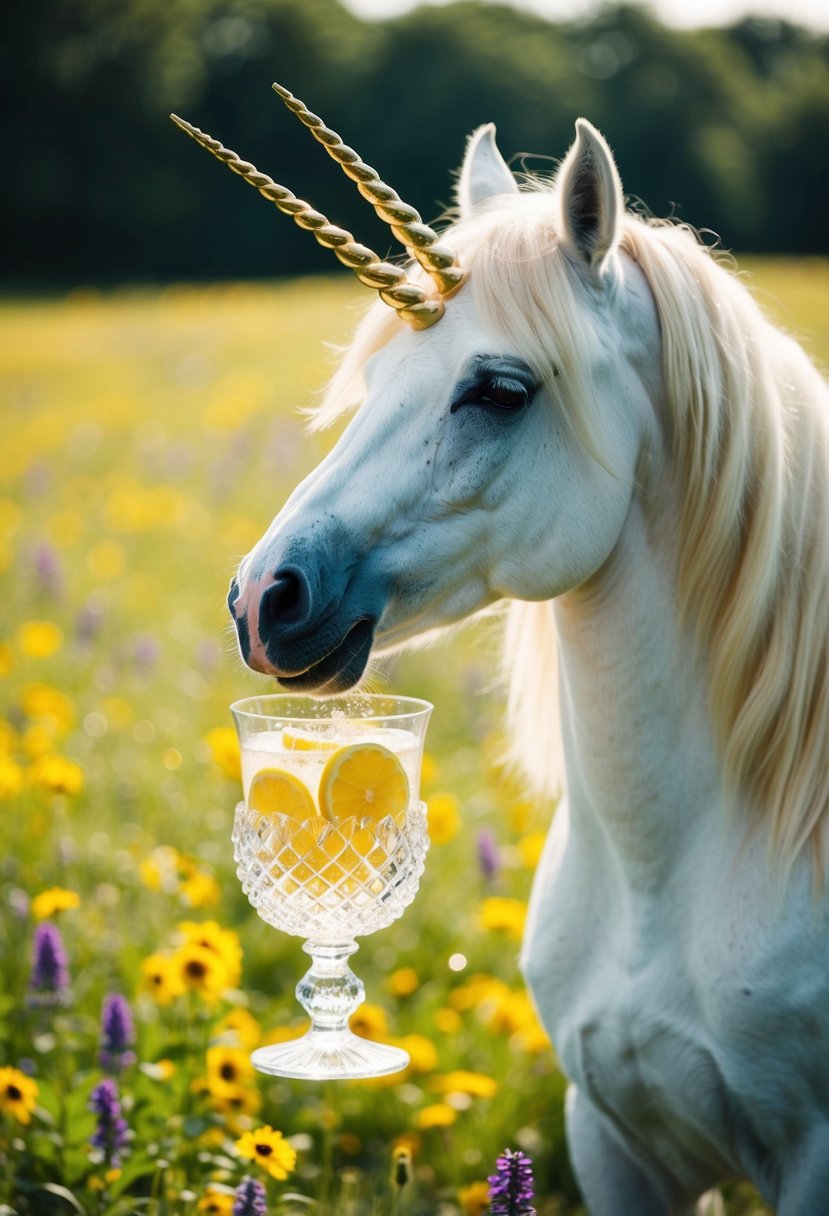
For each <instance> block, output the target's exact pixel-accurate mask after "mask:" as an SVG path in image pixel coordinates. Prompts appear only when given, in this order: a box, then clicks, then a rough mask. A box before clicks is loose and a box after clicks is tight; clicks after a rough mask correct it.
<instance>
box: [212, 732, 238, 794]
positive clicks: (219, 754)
mask: <svg viewBox="0 0 829 1216" xmlns="http://www.w3.org/2000/svg"><path fill="white" fill-rule="evenodd" d="M204 741H205V743H206V744H207V746H208V747H209V748H210V754H211V756H212V757H213V761H214V763H215V764H217V765H218V766H219V768H220V769H221V770H222V772H223V773H224V775H225V776H226V777H230V778H232V779H233V780H235V781H241V779H242V757H241V753H240V751H239V740H238V738H237V737H236V731H235V730H233V728H232V727H230V726H216V727H214V728H213V730H209V731H208V732H207V734H206V735H205V736H204Z"/></svg>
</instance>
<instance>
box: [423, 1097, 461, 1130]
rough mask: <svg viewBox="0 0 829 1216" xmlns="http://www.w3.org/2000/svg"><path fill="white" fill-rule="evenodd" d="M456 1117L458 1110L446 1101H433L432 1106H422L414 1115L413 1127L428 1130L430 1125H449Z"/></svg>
mask: <svg viewBox="0 0 829 1216" xmlns="http://www.w3.org/2000/svg"><path fill="white" fill-rule="evenodd" d="M457 1117H458V1112H457V1111H456V1110H454V1109H453V1108H452V1107H451V1106H449V1105H447V1103H446V1102H435V1103H434V1104H433V1105H432V1106H424V1107H423V1109H422V1110H419V1111H418V1112H417V1114H416V1115H415V1117H414V1124H415V1127H419V1128H420V1130H421V1131H428V1130H429V1128H432V1127H451V1126H452V1124H453V1123H454V1122H455V1120H456V1119H457Z"/></svg>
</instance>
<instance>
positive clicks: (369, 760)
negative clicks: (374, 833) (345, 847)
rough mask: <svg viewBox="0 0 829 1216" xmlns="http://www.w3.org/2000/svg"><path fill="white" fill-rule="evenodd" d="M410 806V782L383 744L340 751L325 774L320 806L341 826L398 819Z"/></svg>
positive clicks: (359, 745) (334, 756) (324, 812)
mask: <svg viewBox="0 0 829 1216" xmlns="http://www.w3.org/2000/svg"><path fill="white" fill-rule="evenodd" d="M408 803H409V779H408V777H407V776H406V770H405V769H404V768H403V765H402V764H401V763H400V760H399V759H398V758H397V756H396V755H395V754H394V752H393V751H390V750H389V748H387V747H383V746H382V744H380V743H351V744H349V745H348V746H347V747H341V748H339V749H338V750H337V751H336V752H334V754H333V756H331V757H330V759H329V760H327V761H326V764H325V768H324V769H323V770H322V777H321V778H320V788H319V804H320V810H321V811H322V813H323V815H326V816H327V817H328V818H329V819H330V820H331V822H332V823H339V822H341V820H343V819H347V818H348V817H349V816H351V815H353V816H354V818H355V819H366V818H369V819H375V820H380V819H383V818H384V817H385V816H386V815H392V816H394V815H399V814H400V813H401V812H403V811H405V810H406V807H407V806H408Z"/></svg>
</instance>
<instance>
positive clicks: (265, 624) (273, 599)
mask: <svg viewBox="0 0 829 1216" xmlns="http://www.w3.org/2000/svg"><path fill="white" fill-rule="evenodd" d="M274 579H275V582H273V583H272V584H271V586H270V587H268V589H267V590H266V591H265V592H264V593H263V595H262V599H261V601H260V603H259V631H260V634H263V628H264V631H265V632H267V631H268V630H269V628H270V627H273V626H274V625H295V624H297V623H298V622H300V621H303V620H305V618H306V617H307V616H308V613H309V610H310V608H311V590H310V588H309V586H308V581H307V579H306V578H305V576H304V575H303V574H302V572H301V571H299V570H296V569H290V568H287V567H286V568H285V569H283V570H277V572H276V574H275V575H274ZM263 641H264V634H263Z"/></svg>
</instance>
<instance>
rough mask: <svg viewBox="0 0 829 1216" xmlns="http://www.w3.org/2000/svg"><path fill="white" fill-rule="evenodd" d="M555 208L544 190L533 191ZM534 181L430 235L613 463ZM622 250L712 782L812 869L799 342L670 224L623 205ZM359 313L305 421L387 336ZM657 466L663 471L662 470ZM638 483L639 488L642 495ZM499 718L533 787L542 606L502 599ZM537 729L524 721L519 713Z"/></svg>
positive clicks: (819, 709)
mask: <svg viewBox="0 0 829 1216" xmlns="http://www.w3.org/2000/svg"><path fill="white" fill-rule="evenodd" d="M552 201H553V203H554V200H552ZM556 227H557V225H556V217H555V206H554V205H553V206H551V197H550V193H549V186H547V185H546V184H543V183H537V184H535V185H534V186H533V188H532V189H530V190H526V191H522V193H521V194H520V195H517V196H514V197H508V198H504V199H498V200H495V202H494V203H493V204H492V206H491V207H489V208H488V209H486V210H485V211H484V213H483V214H482V215H480V216H479V217H477V218H475V219H474V220H471V221H467V222H465V223H461V224H458V225H457V226H456V227H454V228H453V229H452V230H451V231H450V233H448V234H447V237H448V240H449V241H451V244H452V246H453V247H454V248H455V249H456V250H457V251H458V253H459V254H460V257H461V261H462V264H463V265H464V266H466V267H468V268H469V270H470V280H469V288H468V290H471V291H473V292H474V293H475V295H476V300H477V303H478V306H479V308H480V310H481V313H482V315H483V316H485V317H486V318H487V319H488V321H489V322H490V323H491V324H492V325H493V326H495V327H496V329H497V331H498V332H500V333H503V334H504V336H505V338H506V339H507V341H508V342H509V343H510V344H511V346H512V348H513V349H514V350H515V352H516V353H518V354H520V355H521V356H522V357H523V358H524V359H526V360H527V361H528V362H529V363H530V364H531V366H533V367H534V368H535V369H536V371H537V372H538V373H539V375H541V376H542V377H544V378H545V379H548V380H550V381H551V380H552V377H553V375H556V396H557V398H558V399H559V400H563V405H564V410H565V415H566V417H567V419H568V421H569V423H570V425H571V426H572V427H573V428H574V430H575V432H576V433H577V434H578V435H579V437H580V438H581V439H582V441H583V442H584V443H585V444H586V445H587V446H588V447H589V449H590V451H591V452H592V453H593V454H594V455H595V456H596V457H597V459H599V460H601V461H602V462H603V463H605V464H606V465H607V467H609V468H612V462H613V461H612V453H611V452H607V451H603V449H602V436H601V434H600V432H599V429H598V426H597V419H596V413H595V407H594V405H593V401H592V397H591V392H590V382H589V368H590V365H591V350H592V349H593V347H594V344H596V343H598V342H599V341H600V336H599V335H598V334H597V333H596V332H595V331H594V329H593V328H592V327H591V326H590V324H589V318H590V315H591V314H590V310H589V308H587V307H585V304H586V298H585V294H584V288H583V286H582V283H581V280H580V279H579V276H578V273H577V272H576V270H575V269H574V267H573V266H572V265H571V263H570V262H569V261H568V260H567V258H566V257H565V256H564V255H563V253H562V252H561V251H560V250H559V248H558V246H557V239H556ZM622 248H623V250H625V251H626V252H627V253H628V254H629V255H630V256H631V257H632V258H633V259H634V260H635V261H636V262H637V263H638V264H639V266H640V267H641V269H642V271H643V273H644V275H645V277H646V279H647V281H648V283H649V285H650V288H651V292H652V294H653V298H654V300H655V304H656V309H657V313H658V316H659V322H660V326H661V334H662V348H663V368H662V371H663V383H664V390H665V402H666V406H665V417H664V418H663V419H662V423H663V427H664V432H665V435H666V439H667V447H668V451H669V458H668V459H669V466H670V470H669V471H670V476H671V477H672V478H674V479H675V480H676V479H678V482H679V486H680V502H681V504H682V513H681V517H680V520H679V534H678V558H679V565H678V573H679V600H680V602H679V604H678V611H679V613H680V617H681V619H682V620H683V621H684V622H686V624H687V625H688V626H689V627H690V629H691V630H692V631H693V634H694V636H695V638H696V640H697V642H698V645H699V647H700V649H701V653H702V654H703V655H704V656H705V658H706V660H707V663H708V668H709V673H710V704H711V711H712V715H713V720H714V724H715V731H716V737H717V742H718V746H719V749H720V754H721V757H722V762H723V771H724V780H725V784H726V790H727V792H728V793H729V794H730V795H732V796H734V795H739V797H740V800H741V802H743V803H744V804H747V805H748V806H749V807H751V808H752V812H753V813H754V814H756V815H759V816H766V817H767V820H768V823H769V824H770V828H771V839H772V842H773V845H774V851H775V855H776V856H777V857H778V858H779V859H780V860H781V863H782V865H783V867H784V868H786V869H787V868H788V867H789V866H790V865H791V863H792V862H793V860H794V859H795V857H796V856H797V855H798V854H799V853H800V852H801V851H802V850H803V849H804V848H807V847H808V848H810V849H811V850H812V853H813V857H814V859H815V861H816V862H818V863H819V864H820V865H821V866H822V862H821V860H820V859H821V858H822V857H823V855H824V854H823V845H824V843H826V842H823V841H822V839H821V832H822V826H823V820H824V818H825V817H826V814H827V811H829V740H827V732H828V731H829V663H828V662H827V660H828V659H829V653H827V652H829V410H827V406H826V398H825V395H824V390H823V388H822V382H821V379H820V377H819V375H818V373H817V372H816V371H815V369H814V367H813V366H812V365H811V364H810V363H809V361H808V359H807V358H806V356H805V355H804V354H803V353H802V351H801V350H800V348H799V347H798V346H797V345H796V344H795V343H794V342H792V341H791V340H789V339H788V338H787V337H785V336H784V335H783V334H782V333H781V332H780V331H779V330H777V329H775V328H774V327H773V326H772V325H771V324H770V323H769V322H768V321H767V320H766V319H765V318H764V316H763V315H762V313H761V312H760V310H759V309H758V307H757V305H756V304H755V302H754V300H753V298H752V297H751V295H750V294H749V292H748V291H747V290H746V288H745V286H744V285H743V284H742V283H741V282H740V280H739V279H738V278H737V277H736V276H735V275H734V274H732V273H730V272H729V271H728V270H726V269H724V268H723V267H722V266H721V265H719V264H718V262H717V261H716V260H715V258H714V257H713V256H712V255H711V253H710V251H709V250H708V249H707V248H705V247H704V246H702V245H701V244H700V243H699V241H698V240H697V238H696V236H695V235H694V233H693V232H692V231H691V230H689V229H688V228H687V227H685V226H681V225H674V224H667V223H658V222H652V221H648V220H645V219H642V218H639V217H636V216H632V215H629V216H627V217H626V219H625V224H624V233H623V238H622ZM399 324H400V323H399V321H397V320H396V319H395V318H394V317H393V316H392V314H391V313H390V311H389V310H388V309H383V308H374V309H372V310H371V312H370V313H369V314H368V315H367V317H366V318H365V320H364V321H363V323H362V325H361V326H360V328H359V330H358V333H357V336H356V340H355V342H354V344H353V346H352V347H351V348H350V350H349V352H348V353H347V355H346V357H345V359H344V360H343V362H342V364H341V366H340V368H339V370H338V372H337V373H336V375H335V376H334V378H333V380H332V382H331V384H330V385H329V389H328V392H327V394H326V397H325V399H324V400H323V402H322V405H321V408H320V410H319V411H317V413H316V416H315V422H314V425H315V426H324V425H327V424H328V423H329V422H330V421H332V420H333V418H334V417H336V416H337V415H338V414H339V413H341V412H342V411H343V410H344V409H346V408H349V407H350V406H353V405H354V404H355V402H357V401H358V400H359V399H360V398H361V396H362V394H363V391H364V390H363V385H362V376H361V368H362V366H363V364H364V363H365V360H366V359H367V358H368V357H369V355H370V354H371V353H373V351H375V350H377V349H379V348H380V347H382V346H383V345H385V343H386V342H387V341H388V340H389V338H390V337H391V336H392V335H393V334H394V333H395V332H397V331H398V328H399ZM665 472H666V473H667V472H668V470H665ZM657 490H658V485H657V484H650V485H648V486H645V487H644V490H643V492H644V493H648V492H649V491H657ZM504 670H505V673H506V676H507V681H508V716H509V719H510V720H511V722H512V723H513V725H515V724H516V723H517V721H518V719H519V718H520V722H521V730H520V731H515V732H514V734H515V738H516V741H517V743H516V747H520V752H521V755H520V759H521V760H522V763H523V766H524V767H525V768H526V770H527V772H528V773H529V775H530V777H531V778H532V779H533V781H534V783H535V784H536V785H537V786H539V787H543V788H545V789H547V790H553V789H555V787H556V786H557V785H558V784H559V783H560V780H561V776H562V774H561V761H560V756H561V751H560V743H559V741H558V736H559V727H558V709H557V700H558V699H557V697H556V695H555V692H554V690H555V688H556V684H557V674H556V642H555V636H554V623H553V614H552V611H551V610H550V606H549V604H545V603H542V604H539V603H523V602H518V601H515V602H512V603H511V604H510V605H509V607H508V610H507V613H506V626H505V645H504ZM528 722H532V723H535V724H536V727H537V729H536V731H535V732H531V731H530V732H528V730H527V723H528Z"/></svg>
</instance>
